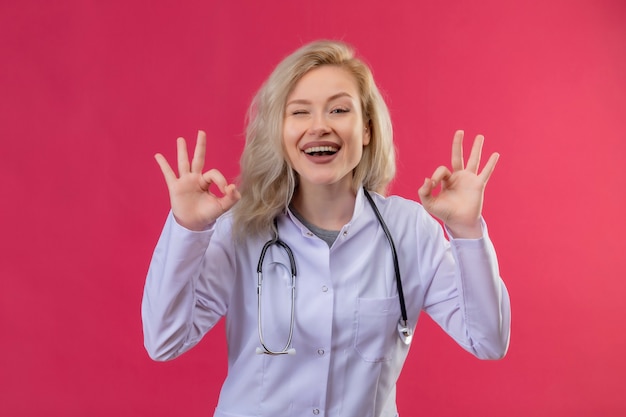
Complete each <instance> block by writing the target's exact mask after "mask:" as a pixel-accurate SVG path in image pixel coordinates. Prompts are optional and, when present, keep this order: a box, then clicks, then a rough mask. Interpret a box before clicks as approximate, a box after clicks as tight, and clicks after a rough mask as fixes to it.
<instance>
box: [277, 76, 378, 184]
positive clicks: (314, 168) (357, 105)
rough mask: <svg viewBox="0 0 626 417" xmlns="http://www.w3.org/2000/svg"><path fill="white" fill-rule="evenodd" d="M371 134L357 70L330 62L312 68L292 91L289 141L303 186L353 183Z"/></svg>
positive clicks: (285, 131)
mask: <svg viewBox="0 0 626 417" xmlns="http://www.w3.org/2000/svg"><path fill="white" fill-rule="evenodd" d="M369 140H370V134H369V131H368V130H367V129H366V125H365V123H364V121H363V114H362V110H361V101H360V94H359V89H358V86H357V83H356V80H355V78H354V76H353V75H352V74H350V73H349V72H348V71H346V70H345V69H343V68H341V67H338V66H331V65H325V66H321V67H318V68H315V69H313V70H311V71H309V72H308V73H306V74H305V75H304V76H303V77H302V78H301V79H300V80H299V81H298V83H297V84H296V85H295V87H294V89H293V91H292V92H291V94H289V96H288V97H287V104H286V106H285V118H284V124H283V146H284V147H285V150H286V152H287V156H288V158H289V162H290V165H291V167H292V168H293V169H294V170H295V171H296V172H297V173H298V175H299V184H300V187H301V188H307V187H310V186H330V185H332V186H338V185H339V186H345V187H346V188H347V189H349V188H350V187H351V179H352V171H353V169H354V168H355V167H356V166H357V165H358V163H359V161H360V160H361V156H362V154H363V147H364V146H367V144H368V143H369Z"/></svg>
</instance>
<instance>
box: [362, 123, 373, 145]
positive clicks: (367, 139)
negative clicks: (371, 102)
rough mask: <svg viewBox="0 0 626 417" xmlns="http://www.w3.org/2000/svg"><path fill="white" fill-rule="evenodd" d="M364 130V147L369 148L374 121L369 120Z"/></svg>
mask: <svg viewBox="0 0 626 417" xmlns="http://www.w3.org/2000/svg"><path fill="white" fill-rule="evenodd" d="M364 125H365V126H364V128H363V146H367V145H369V143H370V140H371V139H372V133H371V132H372V121H371V120H368V121H367V122H366V123H364Z"/></svg>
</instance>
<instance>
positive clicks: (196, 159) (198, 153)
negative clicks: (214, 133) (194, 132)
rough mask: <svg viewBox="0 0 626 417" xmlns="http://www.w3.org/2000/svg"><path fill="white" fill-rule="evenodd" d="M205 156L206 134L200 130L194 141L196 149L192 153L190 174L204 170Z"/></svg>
mask: <svg viewBox="0 0 626 417" xmlns="http://www.w3.org/2000/svg"><path fill="white" fill-rule="evenodd" d="M205 155H206V133H204V132H203V131H202V130H199V131H198V138H197V139H196V149H195V150H194V151H193V159H192V160H191V172H197V173H200V172H202V170H203V169H204V158H205Z"/></svg>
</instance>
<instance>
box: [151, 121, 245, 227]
mask: <svg viewBox="0 0 626 417" xmlns="http://www.w3.org/2000/svg"><path fill="white" fill-rule="evenodd" d="M176 145H177V152H178V174H179V175H178V177H177V176H176V173H175V172H174V170H173V169H172V167H171V166H170V164H169V163H168V162H167V160H166V159H165V157H164V156H163V155H161V154H156V155H155V156H154V158H155V159H156V161H157V163H158V164H159V166H160V167H161V171H162V172H163V177H165V182H166V183H167V188H168V190H169V194H170V203H171V205H172V213H173V214H174V217H175V218H176V221H177V222H178V223H179V224H180V225H181V226H183V227H185V228H187V229H189V230H196V231H199V230H203V229H205V228H206V227H207V226H209V225H210V224H211V223H212V222H214V221H215V220H216V219H217V218H218V217H219V216H220V215H222V214H223V213H224V212H226V211H227V210H228V209H230V208H231V207H232V206H233V205H234V204H235V203H236V202H237V201H238V200H239V199H240V198H241V195H240V194H239V191H237V187H236V186H235V184H228V182H227V181H226V178H224V176H223V175H222V173H221V172H219V171H218V170H215V169H211V170H209V171H207V172H204V173H203V172H202V170H203V169H204V157H205V154H206V134H205V133H204V132H203V131H199V132H198V139H197V140H196V149H195V150H194V153H193V159H192V160H191V164H190V163H189V156H188V154H187V144H186V143H185V139H183V138H178V140H177V142H176ZM211 184H215V185H216V186H217V188H218V189H219V190H220V192H221V193H222V194H223V195H222V196H221V197H218V196H216V195H215V194H213V193H211V191H210V190H209V187H210V186H211Z"/></svg>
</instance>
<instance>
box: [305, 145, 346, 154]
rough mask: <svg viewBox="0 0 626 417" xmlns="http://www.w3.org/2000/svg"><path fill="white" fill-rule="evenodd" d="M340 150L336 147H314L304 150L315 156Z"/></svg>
mask: <svg viewBox="0 0 626 417" xmlns="http://www.w3.org/2000/svg"><path fill="white" fill-rule="evenodd" d="M338 150H339V149H338V148H335V147H334V146H313V147H312V148H307V149H305V150H304V153H306V154H309V155H310V154H313V153H318V152H337V151H338Z"/></svg>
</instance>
